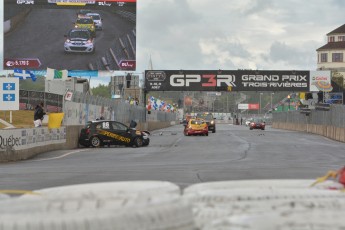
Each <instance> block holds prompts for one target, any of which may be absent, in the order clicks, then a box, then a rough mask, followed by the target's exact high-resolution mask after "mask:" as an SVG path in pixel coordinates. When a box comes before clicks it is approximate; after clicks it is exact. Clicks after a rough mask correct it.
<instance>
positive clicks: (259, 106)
mask: <svg viewBox="0 0 345 230" xmlns="http://www.w3.org/2000/svg"><path fill="white" fill-rule="evenodd" d="M262 94H263V93H260V104H259V107H260V108H259V109H260V110H259V111H260V114H261V95H262Z"/></svg>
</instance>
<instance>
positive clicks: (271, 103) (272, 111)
mask: <svg viewBox="0 0 345 230" xmlns="http://www.w3.org/2000/svg"><path fill="white" fill-rule="evenodd" d="M273 95H274V93H271V113H273V106H272V96H273Z"/></svg>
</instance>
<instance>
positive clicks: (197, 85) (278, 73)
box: [145, 70, 310, 92]
mask: <svg viewBox="0 0 345 230" xmlns="http://www.w3.org/2000/svg"><path fill="white" fill-rule="evenodd" d="M309 81H310V72H309V71H304V70H302V71H295V70H292V71H291V70H154V71H151V70H150V71H145V87H146V90H148V91H229V92H231V91H289V92H293V91H297V92H308V91H309Z"/></svg>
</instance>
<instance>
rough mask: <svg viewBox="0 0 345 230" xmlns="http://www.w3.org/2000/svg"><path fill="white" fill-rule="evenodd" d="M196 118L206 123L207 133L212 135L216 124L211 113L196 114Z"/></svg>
mask: <svg viewBox="0 0 345 230" xmlns="http://www.w3.org/2000/svg"><path fill="white" fill-rule="evenodd" d="M196 117H197V118H200V119H204V120H205V121H206V123H207V126H208V130H209V131H212V133H215V132H216V122H215V118H214V117H213V115H212V113H198V114H197V115H196Z"/></svg>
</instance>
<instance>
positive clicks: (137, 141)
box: [79, 120, 150, 147]
mask: <svg viewBox="0 0 345 230" xmlns="http://www.w3.org/2000/svg"><path fill="white" fill-rule="evenodd" d="M149 135H150V133H149V132H148V131H139V130H136V129H135V127H128V126H127V125H125V124H123V123H121V122H118V121H111V120H96V121H89V122H87V124H86V126H85V127H84V128H82V129H81V131H80V135H79V144H80V145H82V146H84V147H90V146H91V147H100V146H104V145H108V146H110V145H124V146H135V147H142V146H147V145H149V143H150V138H149Z"/></svg>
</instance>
